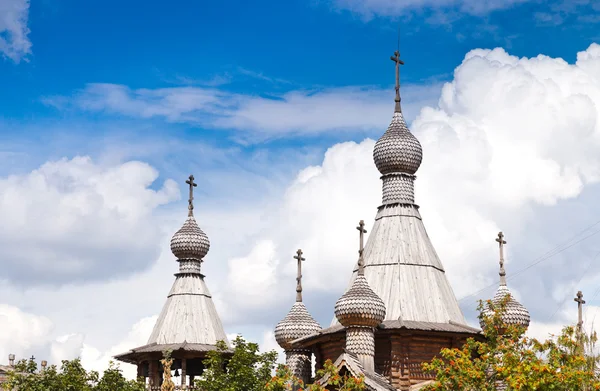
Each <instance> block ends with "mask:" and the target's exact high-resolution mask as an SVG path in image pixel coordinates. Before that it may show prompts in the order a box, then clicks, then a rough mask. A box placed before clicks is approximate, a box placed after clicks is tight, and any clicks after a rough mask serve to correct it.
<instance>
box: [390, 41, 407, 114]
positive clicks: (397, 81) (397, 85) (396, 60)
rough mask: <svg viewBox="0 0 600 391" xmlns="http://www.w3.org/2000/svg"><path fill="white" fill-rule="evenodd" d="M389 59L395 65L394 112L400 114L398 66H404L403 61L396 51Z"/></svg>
mask: <svg viewBox="0 0 600 391" xmlns="http://www.w3.org/2000/svg"><path fill="white" fill-rule="evenodd" d="M390 59H391V60H392V61H393V62H395V63H396V99H395V102H396V108H395V110H394V111H395V112H397V113H400V112H402V109H401V108H400V65H404V61H402V60H401V59H400V51H399V50H396V51H395V52H394V55H393V56H391V57H390Z"/></svg>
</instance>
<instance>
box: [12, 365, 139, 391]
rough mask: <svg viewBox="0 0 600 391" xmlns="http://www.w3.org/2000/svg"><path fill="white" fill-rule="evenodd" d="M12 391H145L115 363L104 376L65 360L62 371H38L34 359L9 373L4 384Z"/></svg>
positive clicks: (56, 369)
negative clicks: (128, 378) (125, 375)
mask: <svg viewBox="0 0 600 391" xmlns="http://www.w3.org/2000/svg"><path fill="white" fill-rule="evenodd" d="M4 386H5V388H6V389H9V390H19V391H144V390H145V384H144V382H142V381H133V380H127V379H126V378H125V377H124V376H123V373H122V371H121V369H120V368H119V367H118V365H116V364H115V363H113V362H110V364H109V367H108V369H107V370H106V371H104V373H103V375H102V377H100V374H99V373H98V372H96V371H90V372H88V371H86V370H85V368H83V366H82V365H81V361H80V360H79V359H75V360H71V361H68V360H63V361H62V363H61V366H60V370H59V369H58V367H57V366H55V365H51V366H49V367H47V368H46V369H39V368H38V366H37V363H36V362H35V361H34V360H32V359H29V360H21V361H19V362H17V363H16V364H15V367H14V370H13V371H11V372H9V373H8V380H7V382H6V384H5V385H4Z"/></svg>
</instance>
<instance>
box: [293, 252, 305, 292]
mask: <svg viewBox="0 0 600 391" xmlns="http://www.w3.org/2000/svg"><path fill="white" fill-rule="evenodd" d="M294 259H295V260H297V261H298V276H297V277H296V281H297V284H296V301H297V302H301V301H302V261H306V258H303V257H302V250H300V249H298V251H296V255H295V256H294Z"/></svg>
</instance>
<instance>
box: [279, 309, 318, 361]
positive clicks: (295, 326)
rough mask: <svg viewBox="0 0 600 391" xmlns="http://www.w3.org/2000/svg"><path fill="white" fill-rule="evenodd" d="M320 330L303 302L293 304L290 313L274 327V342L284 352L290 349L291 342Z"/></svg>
mask: <svg viewBox="0 0 600 391" xmlns="http://www.w3.org/2000/svg"><path fill="white" fill-rule="evenodd" d="M320 330H321V325H319V323H318V322H317V321H316V320H314V319H313V317H312V316H311V315H310V313H309V312H308V310H307V309H306V306H305V305H304V303H303V302H301V301H297V302H295V303H294V305H293V306H292V308H291V309H290V312H288V314H287V315H286V316H285V318H283V319H282V320H281V322H279V323H278V324H277V326H275V340H276V341H277V343H278V344H279V346H281V348H282V349H284V350H289V349H292V341H294V340H296V339H298V338H302V337H307V336H309V335H312V334H314V333H316V332H318V331H320Z"/></svg>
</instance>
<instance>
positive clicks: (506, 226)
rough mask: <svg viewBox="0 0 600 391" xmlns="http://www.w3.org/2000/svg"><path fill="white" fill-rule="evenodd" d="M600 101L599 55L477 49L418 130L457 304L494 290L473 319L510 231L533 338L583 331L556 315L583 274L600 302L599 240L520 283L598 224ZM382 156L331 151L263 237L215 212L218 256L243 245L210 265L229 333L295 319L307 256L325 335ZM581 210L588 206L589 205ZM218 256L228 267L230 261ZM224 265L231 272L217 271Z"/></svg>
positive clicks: (271, 211) (345, 146) (276, 206)
mask: <svg viewBox="0 0 600 391" xmlns="http://www.w3.org/2000/svg"><path fill="white" fill-rule="evenodd" d="M406 100H407V99H406ZM599 103H600V46H598V45H592V46H590V47H589V48H588V49H587V50H586V51H584V52H581V53H579V54H578V56H577V62H576V63H574V64H569V63H567V62H565V61H564V60H562V59H554V58H549V57H546V56H538V57H535V58H518V57H515V56H511V55H509V54H508V53H506V52H505V51H504V50H502V49H495V50H474V51H471V52H469V53H468V54H467V55H466V56H465V59H464V61H463V62H462V64H460V66H458V67H457V69H456V70H455V73H454V79H453V81H452V82H450V83H447V84H446V85H445V86H444V87H443V90H442V93H441V96H440V99H439V103H438V104H437V105H436V107H430V108H425V109H424V110H422V111H421V113H420V115H419V116H418V117H417V118H416V119H415V120H414V121H413V123H412V124H411V129H412V131H413V132H414V133H415V134H416V136H417V137H418V138H419V140H420V141H421V143H422V145H423V150H424V160H423V164H422V166H421V168H420V170H419V171H418V173H417V174H418V179H417V181H416V199H417V203H418V204H419V205H420V206H421V213H422V216H423V218H424V222H425V225H426V227H427V229H428V233H429V235H430V237H431V239H432V241H433V243H434V245H435V247H436V249H437V251H438V253H439V255H440V257H441V259H442V261H443V263H444V265H445V267H446V270H447V275H448V277H449V279H450V281H451V283H452V286H453V287H454V290H455V292H456V294H457V296H459V297H462V296H465V295H467V294H470V293H473V292H474V291H477V290H479V289H483V288H486V287H487V286H488V285H490V284H491V285H492V288H491V289H487V290H483V291H481V292H480V294H479V295H477V296H476V297H473V298H472V299H473V300H471V301H463V302H462V304H463V310H465V312H469V311H471V315H472V310H473V308H474V307H475V304H474V302H473V301H474V299H476V298H479V297H481V298H485V297H490V296H491V295H492V294H493V290H494V288H493V286H494V285H495V284H496V283H497V278H498V277H497V272H498V267H497V264H498V250H497V247H496V243H495V242H494V238H495V236H496V234H497V232H498V231H499V230H503V231H504V232H505V234H506V236H507V239H508V242H509V244H508V254H507V270H508V275H509V286H510V288H511V289H512V290H513V292H514V293H515V295H516V296H517V297H518V298H519V300H520V301H522V302H523V303H524V304H525V305H526V306H527V307H528V308H529V309H530V310H531V312H532V315H533V324H532V331H531V333H533V334H537V335H542V334H544V333H547V332H548V330H555V329H556V327H555V326H556V325H559V324H560V325H562V324H565V323H574V322H575V321H576V317H575V316H573V313H572V311H573V303H572V302H570V304H571V307H568V306H567V305H566V304H565V308H566V309H565V310H564V311H559V312H558V314H557V316H554V317H552V316H551V315H552V314H553V313H554V312H555V310H556V308H557V305H558V304H559V303H561V302H562V301H563V299H564V298H565V297H566V298H567V299H566V300H568V301H571V298H572V295H573V294H574V292H575V286H576V285H578V284H579V282H580V281H581V279H582V277H583V275H584V274H585V275H586V276H587V277H586V280H585V281H584V282H582V286H583V287H584V288H585V290H584V291H585V292H587V289H591V290H596V287H595V285H594V284H595V283H594V281H597V277H598V274H599V270H597V268H594V263H593V256H591V255H590V254H593V253H595V252H597V251H598V250H600V248H598V246H597V245H596V244H595V243H594V241H591V240H587V241H583V242H577V241H573V242H572V243H576V246H574V247H573V248H572V250H576V252H571V253H568V255H569V257H565V255H566V254H567V253H566V252H564V253H560V254H558V255H555V256H554V258H552V259H551V260H549V261H547V262H544V263H540V264H538V265H536V266H535V267H533V268H530V269H527V270H526V271H525V272H523V273H522V274H520V275H521V276H524V277H526V278H523V279H519V278H512V277H513V276H514V275H515V274H516V272H517V271H519V270H523V269H525V268H526V267H527V266H528V265H529V264H530V262H531V261H533V259H534V256H538V255H539V254H542V253H545V252H546V251H547V250H548V249H551V248H556V247H557V244H559V246H558V247H560V243H562V242H564V241H565V240H567V239H568V238H571V237H572V236H573V233H574V232H579V231H581V229H582V228H584V227H585V226H587V225H589V220H590V218H593V216H594V215H597V212H598V208H597V207H596V202H595V201H596V200H597V197H598V186H597V184H598V179H599V170H600V161H599V160H598V159H597V157H596V154H595V151H598V150H599V147H600V145H599V144H600V129H599V124H598V118H599V115H600V112H599V108H600V104H599ZM392 108H393V102H392V100H391V99H390V100H389V101H388V102H386V103H385V111H386V114H385V115H383V117H382V118H377V119H376V120H374V122H373V125H372V126H373V127H377V126H380V125H378V124H379V123H380V122H383V123H384V124H383V125H382V126H380V132H379V133H380V134H381V133H383V131H384V128H385V126H386V125H387V123H389V121H390V119H391V115H392V113H391V111H392ZM382 110H383V108H382ZM373 145H374V140H371V139H366V140H364V141H362V142H360V143H356V142H345V143H340V144H337V145H334V146H332V147H331V148H329V149H328V150H327V152H326V153H325V155H324V157H323V159H322V161H321V162H320V163H319V164H318V165H314V166H310V167H304V168H303V169H300V170H298V171H297V175H296V176H295V178H294V179H293V180H292V181H291V183H289V184H288V186H287V188H286V189H285V191H284V192H282V195H281V197H278V198H274V199H272V200H271V199H270V200H268V202H266V201H264V200H263V202H262V203H261V205H263V207H264V209H263V210H260V211H257V212H256V214H257V215H262V216H268V219H264V221H263V222H261V225H260V226H259V228H260V229H258V230H256V227H248V224H247V221H245V220H244V219H246V218H247V216H246V215H240V216H238V218H239V219H238V220H236V216H235V213H234V214H233V215H232V214H230V213H232V212H231V210H230V209H228V210H225V209H224V210H222V211H217V212H211V213H210V216H211V219H210V220H214V221H220V220H222V221H227V224H228V227H229V228H228V229H226V230H225V229H223V230H221V231H222V232H221V234H223V235H224V236H223V238H221V239H220V243H221V244H220V247H227V246H230V242H232V241H233V242H235V241H236V240H238V239H239V237H243V238H244V243H245V244H244V245H242V244H240V243H237V242H236V244H235V248H237V249H238V250H239V254H237V255H235V254H234V255H233V256H228V257H226V258H223V257H221V258H220V257H219V256H215V252H213V251H219V250H217V248H219V246H217V245H216V244H215V243H218V242H219V240H215V241H213V244H214V246H213V248H212V249H211V255H210V256H211V259H210V260H209V261H207V263H206V267H207V268H208V267H213V268H214V269H213V270H214V272H213V271H211V272H207V276H209V277H210V279H209V280H208V281H207V282H208V284H209V287H210V288H211V290H213V294H214V297H215V301H216V302H217V306H218V308H219V310H221V311H222V312H221V315H222V317H223V318H224V319H225V320H226V322H225V327H226V330H227V331H228V332H232V331H234V330H235V331H238V330H240V329H242V327H241V325H249V326H248V327H250V326H254V327H255V329H260V330H261V331H260V332H255V333H254V335H256V336H258V337H259V338H260V336H261V335H263V333H264V329H265V328H272V327H274V325H275V324H276V322H277V321H279V320H280V319H281V318H283V317H284V316H285V314H286V312H287V311H288V310H289V308H290V306H291V305H292V303H293V298H294V294H295V289H294V288H295V280H294V278H295V260H293V258H292V257H293V255H294V253H295V251H296V249H298V248H302V249H303V250H304V252H305V256H306V262H305V263H304V267H303V274H304V284H303V285H304V288H305V291H304V299H305V301H306V303H307V307H308V308H309V310H310V311H311V312H312V313H313V314H314V315H315V317H316V318H317V319H318V320H319V321H320V323H321V324H323V325H326V324H327V323H329V320H330V319H331V317H332V316H333V304H334V302H335V300H336V299H337V298H338V297H339V296H340V295H341V293H342V292H343V290H344V288H345V287H346V284H347V283H348V281H349V278H350V275H351V270H352V267H353V265H354V264H355V262H356V257H357V246H358V243H357V242H358V239H357V234H356V230H355V228H354V227H355V226H356V224H357V222H358V220H360V219H364V220H366V221H367V224H368V226H367V229H370V227H369V225H370V224H372V217H373V216H374V215H375V212H376V210H375V209H376V206H377V205H378V204H379V202H380V197H381V183H380V181H379V179H378V177H379V174H378V172H377V171H376V169H375V167H374V164H373V162H372V155H371V154H372V148H373ZM282 158H284V157H282ZM595 185H596V186H595ZM577 200H584V201H585V200H587V201H585V202H584V204H583V205H578V204H577V203H576V202H575V201H577ZM582 202H583V201H582ZM252 207H253V205H244V208H245V209H252ZM238 210H239V209H238ZM576 212H578V213H576ZM220 213H221V215H220ZM220 216H222V218H221V217H220ZM590 216H592V217H590ZM204 221H206V220H203V223H201V225H203V224H204ZM236 222H237V224H236ZM204 227H206V226H205V225H203V228H204ZM250 230H252V232H251V233H249V231H250ZM207 232H208V230H207ZM171 233H172V232H170V233H169V235H170V234H171ZM588 233H589V232H588ZM367 235H368V233H367ZM589 237H593V236H589ZM212 238H213V237H212V236H211V239H212ZM165 243H166V242H165ZM164 246H166V244H164ZM165 248H166V247H165ZM551 253H552V254H556V251H554V252H551ZM229 255H230V254H229ZM219 258H220V259H226V260H229V261H227V262H222V263H219V262H218V259H219ZM571 259H577V260H578V263H577V264H574V263H573V262H572V261H570V260H571ZM213 260H217V262H213ZM169 262H172V259H171V260H170V261H169ZM219 265H223V266H219ZM169 267H171V268H172V267H173V266H172V263H170V264H169ZM219 267H222V268H223V269H226V270H227V273H218V272H217V268H219ZM161 270H162V272H161V273H157V274H156V275H155V276H154V277H153V278H155V280H156V281H162V282H161V283H160V284H162V285H163V286H164V292H165V293H166V292H167V291H168V286H167V285H168V284H170V283H171V282H172V280H171V278H172V277H170V274H168V273H166V272H165V271H164V270H166V269H161ZM169 270H172V269H169ZM167 275H169V278H167V277H166V276H167ZM146 283H149V280H148V281H146ZM127 284H128V285H129V282H128V283H127ZM112 288H114V287H112ZM122 289H124V288H122ZM161 289H162V288H161ZM111 292H112V293H111V294H114V289H113V290H112V291H111ZM123 292H125V290H123ZM249 292H256V294H253V293H249ZM149 295H154V292H149ZM158 296H159V297H160V298H158V299H156V298H153V299H152V300H155V299H156V300H159V302H158V304H157V306H159V305H162V300H164V298H162V296H161V295H158ZM595 296H597V295H592V298H591V299H589V300H590V302H592V301H593V300H594V297H595ZM110 297H112V296H110ZM135 300H137V301H135ZM145 301H146V300H145ZM139 302H140V299H139V298H137V299H133V298H132V299H131V303H135V304H136V306H137V305H139V306H144V305H147V304H144V303H139ZM121 305H122V306H123V307H127V304H126V303H122V304H121ZM103 308H104V307H103ZM107 308H109V306H106V308H104V311H106V312H108V311H109V309H107ZM146 308H147V307H146ZM125 311H126V309H121V312H125ZM590 311H591V310H590ZM471 319H473V317H472V316H471ZM594 321H595V319H594V317H593V316H592V315H591V312H590V315H586V324H587V323H590V324H591V323H594ZM244 335H248V334H247V333H246V332H245V333H244ZM542 336H543V335H542ZM265 340H266V339H265ZM263 343H265V342H263ZM271 343H272V341H271ZM132 345H135V344H133V343H132Z"/></svg>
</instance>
